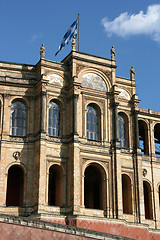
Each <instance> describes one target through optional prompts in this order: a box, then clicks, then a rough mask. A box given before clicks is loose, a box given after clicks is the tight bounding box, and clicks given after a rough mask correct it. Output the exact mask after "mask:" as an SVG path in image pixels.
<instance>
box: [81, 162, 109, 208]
mask: <svg viewBox="0 0 160 240" xmlns="http://www.w3.org/2000/svg"><path fill="white" fill-rule="evenodd" d="M104 179H105V174H104V171H103V169H102V168H101V167H100V166H97V165H96V164H91V165H90V166H88V167H87V168H86V170H85V178H84V205H85V207H86V208H91V209H104V197H105V193H104V185H103V183H104Z"/></svg>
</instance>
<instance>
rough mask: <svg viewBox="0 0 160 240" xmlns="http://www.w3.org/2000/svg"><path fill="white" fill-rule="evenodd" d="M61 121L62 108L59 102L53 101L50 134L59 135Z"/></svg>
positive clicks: (50, 109)
mask: <svg viewBox="0 0 160 240" xmlns="http://www.w3.org/2000/svg"><path fill="white" fill-rule="evenodd" d="M59 122H60V109H59V106H58V104H56V103H55V102H53V101H51V102H50V103H49V123H48V125H49V127H50V131H49V135H50V136H59V126H60V124H59Z"/></svg>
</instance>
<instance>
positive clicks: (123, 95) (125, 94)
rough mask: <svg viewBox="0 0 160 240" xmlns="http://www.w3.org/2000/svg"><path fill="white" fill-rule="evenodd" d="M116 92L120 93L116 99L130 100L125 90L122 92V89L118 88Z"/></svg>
mask: <svg viewBox="0 0 160 240" xmlns="http://www.w3.org/2000/svg"><path fill="white" fill-rule="evenodd" d="M117 90H118V91H119V92H120V94H119V95H118V98H121V99H125V100H130V95H129V93H128V92H127V91H126V90H124V89H123V88H118V89H117Z"/></svg>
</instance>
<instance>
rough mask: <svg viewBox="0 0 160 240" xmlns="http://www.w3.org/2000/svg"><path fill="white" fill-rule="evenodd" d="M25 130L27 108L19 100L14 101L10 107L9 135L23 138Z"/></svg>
mask: <svg viewBox="0 0 160 240" xmlns="http://www.w3.org/2000/svg"><path fill="white" fill-rule="evenodd" d="M16 105H17V106H16ZM18 105H19V106H18ZM20 105H21V107H20ZM14 115H15V116H14ZM19 115H20V116H19ZM26 130H27V106H26V104H25V103H24V102H23V101H21V100H19V99H18V100H14V101H12V103H11V107H10V129H9V135H10V136H14V137H25V136H26V132H27V131H26Z"/></svg>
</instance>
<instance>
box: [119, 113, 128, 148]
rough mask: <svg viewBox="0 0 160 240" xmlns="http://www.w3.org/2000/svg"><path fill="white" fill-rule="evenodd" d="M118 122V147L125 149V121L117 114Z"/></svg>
mask: <svg viewBox="0 0 160 240" xmlns="http://www.w3.org/2000/svg"><path fill="white" fill-rule="evenodd" d="M118 122H119V140H120V146H121V147H126V133H125V130H126V126H125V119H124V118H123V117H122V116H121V115H120V114H118Z"/></svg>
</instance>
